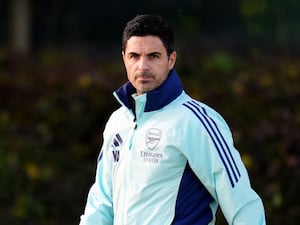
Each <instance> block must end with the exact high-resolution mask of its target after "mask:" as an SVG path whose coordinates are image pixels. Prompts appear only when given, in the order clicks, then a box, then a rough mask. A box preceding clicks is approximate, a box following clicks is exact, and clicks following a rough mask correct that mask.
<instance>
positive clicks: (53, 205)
mask: <svg viewBox="0 0 300 225" xmlns="http://www.w3.org/2000/svg"><path fill="white" fill-rule="evenodd" d="M299 12H300V1H298V0H272V1H271V0H223V1H217V0H197V1H196V0H185V1H179V0H172V1H171V0H152V1H138V0H128V1H113V0H110V1H109V0H102V1H96V0H85V1H79V0H72V1H71V0H65V1H61V0H52V1H48V0H44V1H41V0H0V224H3V225H8V224H9V225H74V224H78V223H79V216H80V215H81V214H82V212H83V210H84V206H85V201H86V197H87V192H88V189H89V187H90V186H91V184H92V183H93V180H94V175H95V168H96V159H97V156H98V153H99V146H100V145H101V143H102V131H103V127H104V124H105V122H106V120H107V119H108V116H109V115H110V114H111V112H112V111H113V110H114V109H116V108H117V107H118V106H119V105H118V103H117V102H116V101H115V100H114V98H113V97H112V92H113V91H114V90H115V89H116V88H118V87H119V86H120V85H121V84H122V83H123V82H125V81H126V74H125V70H124V67H123V64H122V61H121V52H120V48H121V35H122V29H123V28H124V26H125V24H126V22H127V21H128V20H129V19H131V18H133V17H134V16H136V15H137V14H144V13H151V14H160V15H163V16H164V17H165V18H166V19H167V20H168V21H169V22H170V24H171V26H172V27H173V28H174V30H175V35H176V49H177V52H178V61H177V64H176V68H177V71H178V72H179V74H180V75H181V77H182V80H183V83H184V87H185V89H186V91H187V92H188V93H189V94H190V95H192V96H193V97H195V98H197V99H199V100H201V101H202V102H204V103H206V104H208V105H210V106H212V107H213V108H215V109H216V110H217V111H218V112H220V113H221V114H222V115H223V116H224V118H225V120H226V121H227V122H228V124H229V126H230V128H231V129H232V132H233V136H234V139H235V145H236V147H237V149H238V150H239V151H240V153H241V156H242V159H243V161H244V163H245V165H246V166H247V169H248V171H249V175H250V178H251V182H252V185H253V187H254V189H255V190H256V191H257V192H258V193H259V194H260V196H261V197H262V199H263V201H264V204H265V208H266V215H267V221H268V224H271V225H282V224H285V225H295V224H298V223H299V221H300V207H299V195H298V193H297V191H299V190H300V184H299V174H300V167H299V166H300V157H299V153H300V102H299V98H300V57H299V56H300V13H299ZM253 216H255V215H253ZM217 224H218V225H222V224H226V223H225V222H224V219H223V218H222V215H220V217H219V220H218V223H217Z"/></svg>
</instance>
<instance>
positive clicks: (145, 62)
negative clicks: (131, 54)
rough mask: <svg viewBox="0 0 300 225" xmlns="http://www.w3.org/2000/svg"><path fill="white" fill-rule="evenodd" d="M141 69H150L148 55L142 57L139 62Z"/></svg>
mask: <svg viewBox="0 0 300 225" xmlns="http://www.w3.org/2000/svg"><path fill="white" fill-rule="evenodd" d="M138 69H139V70H148V69H149V62H148V60H147V57H141V58H140V60H139V63H138Z"/></svg>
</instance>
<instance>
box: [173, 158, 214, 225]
mask: <svg viewBox="0 0 300 225" xmlns="http://www.w3.org/2000/svg"><path fill="white" fill-rule="evenodd" d="M213 201H214V199H213V198H212V196H211V195H210V194H209V192H208V191H207V190H206V188H205V187H204V185H203V184H202V183H201V181H200V180H199V178H198V177H197V176H196V175H195V174H194V172H193V171H192V169H191V168H190V166H189V164H188V163H187V165H186V167H185V171H184V173H183V176H182V179H181V182H180V187H179V192H178V196H177V202H176V208H175V210H176V212H175V218H174V220H173V222H172V225H207V224H208V223H209V222H211V221H212V220H213V213H212V211H211V208H210V207H209V204H210V203H211V202H213Z"/></svg>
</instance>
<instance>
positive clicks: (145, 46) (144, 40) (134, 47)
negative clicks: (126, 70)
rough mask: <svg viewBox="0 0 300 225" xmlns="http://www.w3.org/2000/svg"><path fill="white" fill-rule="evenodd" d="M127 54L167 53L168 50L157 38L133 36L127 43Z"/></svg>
mask: <svg viewBox="0 0 300 225" xmlns="http://www.w3.org/2000/svg"><path fill="white" fill-rule="evenodd" d="M126 52H137V53H143V52H147V53H149V52H166V49H165V46H164V45H163V42H162V41H161V40H160V38H159V37H157V36H132V37H130V38H129V39H128V41H127V43H126Z"/></svg>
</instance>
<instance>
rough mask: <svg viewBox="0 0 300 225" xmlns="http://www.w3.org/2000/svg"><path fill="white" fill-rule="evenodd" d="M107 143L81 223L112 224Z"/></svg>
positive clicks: (84, 224)
mask: <svg viewBox="0 0 300 225" xmlns="http://www.w3.org/2000/svg"><path fill="white" fill-rule="evenodd" d="M105 149H106V147H105V144H104V145H103V146H102V150H101V152H100V155H99V158H98V164H97V170H96V179H95V183H94V184H93V185H92V187H91V188H90V191H89V193H88V197H87V203H86V207H85V210H84V214H83V215H82V216H81V221H80V225H99V224H101V225H112V224H113V207H112V205H113V204H112V189H111V174H110V173H111V172H110V171H111V169H110V162H109V158H108V157H107V152H106V151H105Z"/></svg>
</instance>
